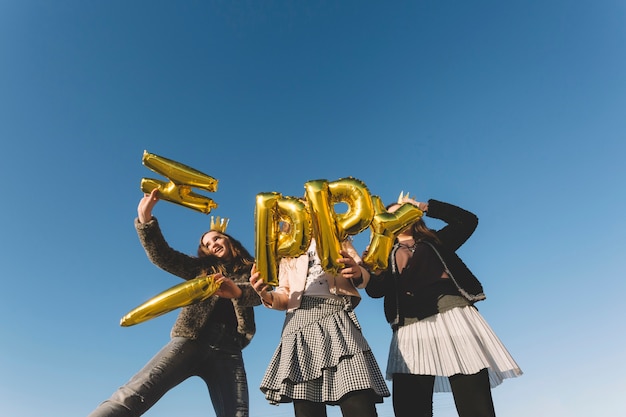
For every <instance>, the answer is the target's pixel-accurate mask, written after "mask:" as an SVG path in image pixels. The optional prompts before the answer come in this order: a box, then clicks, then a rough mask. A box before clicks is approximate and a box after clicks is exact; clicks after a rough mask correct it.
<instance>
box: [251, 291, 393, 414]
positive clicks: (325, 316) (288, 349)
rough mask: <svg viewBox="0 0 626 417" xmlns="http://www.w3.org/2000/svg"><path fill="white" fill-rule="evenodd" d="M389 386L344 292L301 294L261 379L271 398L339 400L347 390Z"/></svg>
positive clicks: (378, 391) (383, 390) (379, 390)
mask: <svg viewBox="0 0 626 417" xmlns="http://www.w3.org/2000/svg"><path fill="white" fill-rule="evenodd" d="M365 389H372V390H373V392H374V394H375V395H376V396H377V397H378V398H377V402H382V397H388V396H389V395H390V394H389V390H388V388H387V385H386V383H385V379H384V377H383V375H382V373H381V371H380V368H379V367H378V364H377V362H376V359H375V358H374V355H373V354H372V351H371V349H370V347H369V345H368V343H367V341H366V340H365V338H364V337H363V334H362V333H361V326H360V325H359V323H358V321H357V318H356V315H355V314H354V311H353V310H352V308H351V306H350V301H349V299H348V298H345V299H343V298H342V299H336V298H321V297H303V298H302V303H301V305H300V307H299V308H297V309H296V310H294V311H292V312H288V313H287V316H286V318H285V324H284V326H283V331H282V336H281V341H280V344H279V345H278V347H277V348H276V351H275V352H274V356H273V357H272V360H271V361H270V364H269V366H268V368H267V370H266V372H265V376H264V377H263V380H262V381H261V391H263V393H264V394H265V397H266V398H267V400H268V401H269V402H270V403H272V404H278V403H284V402H291V401H292V400H294V399H298V400H308V401H314V402H322V403H326V404H337V402H338V401H339V400H340V399H341V397H343V396H344V395H345V394H347V393H349V392H353V391H357V390H365Z"/></svg>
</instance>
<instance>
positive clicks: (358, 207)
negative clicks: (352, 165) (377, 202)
mask: <svg viewBox="0 0 626 417" xmlns="http://www.w3.org/2000/svg"><path fill="white" fill-rule="evenodd" d="M328 189H329V191H330V195H331V202H332V203H333V204H336V203H346V204H347V205H348V211H347V212H345V213H341V214H339V213H335V215H336V224H337V236H338V239H339V241H340V242H343V241H344V240H345V239H346V238H347V237H348V235H356V234H359V233H361V232H362V231H363V230H365V229H367V227H368V226H369V225H370V223H371V222H372V219H373V218H374V205H373V204H372V197H371V195H370V192H369V190H368V189H367V186H366V185H365V184H364V183H363V182H362V181H360V180H357V179H356V178H351V177H350V178H342V179H340V180H337V181H333V182H331V183H329V184H328Z"/></svg>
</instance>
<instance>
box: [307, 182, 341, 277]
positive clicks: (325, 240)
mask: <svg viewBox="0 0 626 417" xmlns="http://www.w3.org/2000/svg"><path fill="white" fill-rule="evenodd" d="M304 189H305V192H306V200H307V204H308V207H309V212H310V213H311V224H312V226H313V236H314V238H315V243H316V245H317V255H318V256H319V259H320V262H321V266H322V268H323V269H324V270H325V271H328V272H330V273H333V274H338V273H339V271H340V270H342V269H343V268H344V267H345V266H344V265H343V264H341V263H338V262H337V259H339V258H341V257H342V256H341V254H340V253H339V251H340V250H341V243H340V240H339V233H338V230H337V219H336V215H335V212H334V210H332V207H331V202H332V198H331V194H330V190H329V187H328V182H327V181H326V180H314V181H308V182H307V183H305V184H304Z"/></svg>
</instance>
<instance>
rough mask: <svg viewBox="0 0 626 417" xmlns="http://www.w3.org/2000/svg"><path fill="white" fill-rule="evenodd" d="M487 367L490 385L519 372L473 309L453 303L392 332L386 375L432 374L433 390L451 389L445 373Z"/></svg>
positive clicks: (447, 390)
mask: <svg viewBox="0 0 626 417" xmlns="http://www.w3.org/2000/svg"><path fill="white" fill-rule="evenodd" d="M484 368H487V369H488V371H489V382H490V384H491V387H492V388H493V387H496V386H498V385H500V384H501V383H502V381H503V380H504V379H506V378H514V377H517V376H520V375H522V370H521V369H520V367H519V366H518V365H517V363H516V362H515V360H513V358H512V357H511V355H510V354H509V352H508V351H507V350H506V348H505V347H504V345H503V344H502V342H501V341H500V339H498V337H497V336H496V335H495V333H494V332H493V330H492V329H491V327H489V325H488V324H487V322H486V321H485V320H484V319H483V317H482V316H481V315H480V313H478V310H476V308H474V307H471V306H467V307H455V308H452V309H450V310H448V311H445V312H443V313H439V314H435V315H434V316H431V317H427V318H425V319H423V320H420V321H417V322H415V323H412V324H409V325H406V326H402V327H400V328H398V330H397V331H395V332H394V333H393V337H392V339H391V346H390V348H389V359H388V362H387V372H386V378H387V379H388V380H392V377H393V374H396V373H400V374H415V375H434V376H435V387H434V392H450V391H451V388H450V382H449V381H448V377H450V376H452V375H456V374H465V375H471V374H475V373H477V372H479V371H480V370H482V369H484Z"/></svg>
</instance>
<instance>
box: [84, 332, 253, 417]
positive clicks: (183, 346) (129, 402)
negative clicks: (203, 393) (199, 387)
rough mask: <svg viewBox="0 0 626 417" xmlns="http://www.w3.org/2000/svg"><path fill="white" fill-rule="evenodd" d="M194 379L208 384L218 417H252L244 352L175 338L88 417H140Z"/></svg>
mask: <svg viewBox="0 0 626 417" xmlns="http://www.w3.org/2000/svg"><path fill="white" fill-rule="evenodd" d="M192 376H199V377H200V378H202V379H203V380H204V382H205V383H206V385H207V387H208V389H209V394H210V396H211V401H212V403H213V408H214V409H215V414H216V416H217V417H248V383H247V378H246V371H245V369H244V365H243V358H242V355H241V350H240V349H239V350H237V349H232V350H229V351H226V350H220V349H216V348H215V347H212V346H210V345H209V344H208V343H206V342H205V343H203V342H199V341H197V340H191V339H187V338H184V337H174V338H172V339H171V340H170V342H169V343H168V344H167V345H165V346H164V347H163V348H162V349H161V350H160V351H159V352H158V353H157V354H156V355H155V356H154V357H153V358H152V359H151V360H150V361H149V362H148V363H147V364H146V365H145V366H144V367H143V369H141V370H140V371H139V372H138V373H137V374H135V376H133V377H132V378H131V379H130V381H128V382H127V383H126V384H125V385H124V386H122V387H120V388H119V389H118V390H117V391H116V392H115V393H113V395H112V396H111V398H109V399H108V400H106V401H104V402H103V403H102V404H100V405H99V406H98V408H96V409H95V410H94V411H93V412H92V413H91V414H89V416H88V417H138V416H140V415H142V414H143V413H145V412H146V411H147V410H148V409H149V408H150V407H152V406H153V405H154V404H155V403H156V402H157V401H158V400H159V399H160V398H161V397H162V396H163V395H165V393H166V392H168V391H169V390H170V389H172V388H174V387H175V386H177V385H178V384H180V383H181V382H183V381H184V380H186V379H187V378H189V377H192Z"/></svg>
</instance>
